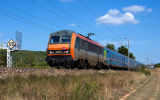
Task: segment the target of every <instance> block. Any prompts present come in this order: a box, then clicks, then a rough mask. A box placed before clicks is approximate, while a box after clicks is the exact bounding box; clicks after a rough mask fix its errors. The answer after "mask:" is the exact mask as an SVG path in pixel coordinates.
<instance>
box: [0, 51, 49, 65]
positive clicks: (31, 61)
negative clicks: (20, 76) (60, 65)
mask: <svg viewBox="0 0 160 100" xmlns="http://www.w3.org/2000/svg"><path fill="white" fill-rule="evenodd" d="M6 58H7V57H6V50H0V62H1V63H0V66H6V63H5V62H6ZM45 58H46V52H45V51H27V50H21V51H15V52H13V66H14V67H21V66H45V65H47V63H46V61H45Z"/></svg>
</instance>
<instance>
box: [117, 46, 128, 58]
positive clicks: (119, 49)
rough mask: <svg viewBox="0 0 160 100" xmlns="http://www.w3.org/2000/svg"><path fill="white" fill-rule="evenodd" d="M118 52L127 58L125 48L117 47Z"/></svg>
mask: <svg viewBox="0 0 160 100" xmlns="http://www.w3.org/2000/svg"><path fill="white" fill-rule="evenodd" d="M118 52H119V53H120V54H123V55H125V56H128V49H127V48H126V47H125V46H121V47H119V48H118Z"/></svg>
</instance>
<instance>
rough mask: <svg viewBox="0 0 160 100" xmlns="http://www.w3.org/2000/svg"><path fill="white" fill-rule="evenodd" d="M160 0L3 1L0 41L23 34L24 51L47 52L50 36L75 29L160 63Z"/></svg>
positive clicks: (4, 41) (142, 59)
mask: <svg viewBox="0 0 160 100" xmlns="http://www.w3.org/2000/svg"><path fill="white" fill-rule="evenodd" d="M159 4H160V1H159V0H0V43H5V44H6V43H7V42H8V41H9V40H10V39H13V40H15V32H16V31H19V32H22V49H23V50H34V51H46V48H47V42H48V39H49V35H50V33H52V32H55V31H59V30H64V29H65V30H74V31H75V32H76V33H80V34H82V35H87V33H95V35H94V36H92V37H91V39H93V40H94V41H96V42H98V43H100V44H102V45H104V46H105V45H106V44H107V43H113V44H115V46H116V48H118V47H119V46H121V45H128V44H127V39H125V38H129V40H130V51H131V52H133V54H134V55H135V57H136V60H138V61H140V62H142V63H146V62H147V56H148V61H149V63H158V62H160V53H159V51H160V46H159V43H160V39H159V37H160V13H159V12H160V6H159Z"/></svg>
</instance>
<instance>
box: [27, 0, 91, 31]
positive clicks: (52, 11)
mask: <svg viewBox="0 0 160 100" xmlns="http://www.w3.org/2000/svg"><path fill="white" fill-rule="evenodd" d="M29 1H30V2H32V3H33V4H35V5H37V6H39V7H40V8H42V9H44V10H46V11H48V12H50V13H51V14H53V15H54V16H57V17H58V18H61V19H62V20H64V21H66V22H68V23H72V21H71V20H69V19H66V18H65V17H63V16H61V15H60V14H58V13H56V12H55V11H54V10H51V9H49V8H47V7H45V6H43V5H41V4H40V3H38V2H37V1H35V0H29ZM77 27H78V28H79V29H83V30H85V31H88V30H87V29H85V28H83V27H81V26H80V25H77Z"/></svg>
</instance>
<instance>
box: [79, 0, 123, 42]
mask: <svg viewBox="0 0 160 100" xmlns="http://www.w3.org/2000/svg"><path fill="white" fill-rule="evenodd" d="M78 1H79V3H80V4H81V5H82V6H83V7H84V8H85V9H86V10H87V11H88V12H89V13H90V15H92V16H93V17H94V18H97V16H96V15H95V13H93V12H92V10H90V8H89V7H87V6H86V5H85V4H84V3H83V2H82V0H78ZM102 24H104V25H105V27H106V28H107V29H108V30H109V31H110V32H111V33H112V34H113V35H115V36H116V37H117V38H119V39H121V38H120V37H119V36H118V35H117V34H115V33H114V32H113V30H112V29H111V28H110V27H108V26H107V25H106V24H105V23H104V22H102ZM117 42H119V41H117ZM120 43H121V42H120Z"/></svg>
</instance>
